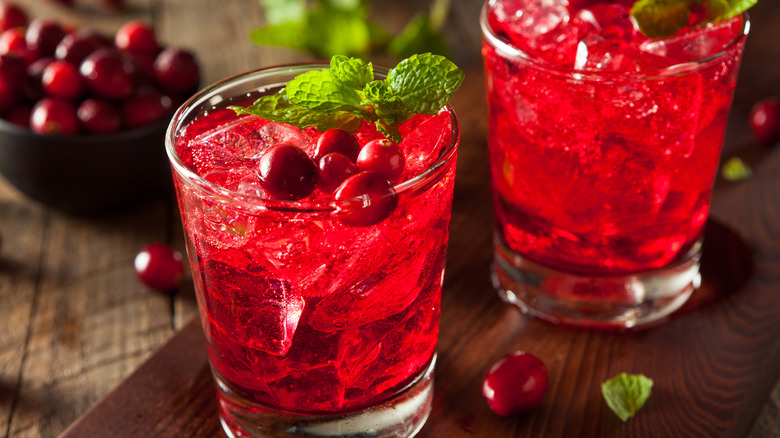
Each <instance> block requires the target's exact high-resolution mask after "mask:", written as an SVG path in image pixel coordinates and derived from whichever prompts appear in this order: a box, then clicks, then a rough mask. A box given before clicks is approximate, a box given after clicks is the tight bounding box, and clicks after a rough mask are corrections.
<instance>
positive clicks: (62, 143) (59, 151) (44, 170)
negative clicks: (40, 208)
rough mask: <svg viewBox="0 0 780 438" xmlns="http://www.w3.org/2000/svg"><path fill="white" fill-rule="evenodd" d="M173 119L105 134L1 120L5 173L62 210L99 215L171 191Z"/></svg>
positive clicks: (21, 188) (0, 170)
mask: <svg viewBox="0 0 780 438" xmlns="http://www.w3.org/2000/svg"><path fill="white" fill-rule="evenodd" d="M168 122H169V119H168V118H166V119H165V120H163V121H160V122H157V123H155V124H152V125H148V126H144V127H142V128H136V129H133V130H127V131H121V132H116V133H111V134H100V135H79V136H59V135H38V134H34V133H33V132H31V131H29V130H27V129H24V128H21V127H19V126H16V125H14V124H11V123H9V122H7V121H4V120H0V173H2V175H3V176H4V177H5V178H6V179H7V180H8V181H9V182H10V183H11V184H12V185H13V186H15V187H16V188H17V189H18V190H19V191H21V192H22V193H24V194H25V195H27V196H28V197H30V198H32V199H34V200H36V201H39V202H41V203H42V204H45V205H48V206H51V207H54V208H56V209H58V210H62V211H66V212H70V213H77V214H95V213H105V212H109V211H113V210H118V209H122V208H127V207H130V206H132V205H137V204H140V203H142V202H144V201H148V200H150V199H152V198H154V197H158V196H160V195H161V194H164V193H166V191H167V190H168V189H169V188H170V185H171V184H172V183H171V174H170V166H169V164H168V159H167V157H166V155H165V131H166V129H167V126H168Z"/></svg>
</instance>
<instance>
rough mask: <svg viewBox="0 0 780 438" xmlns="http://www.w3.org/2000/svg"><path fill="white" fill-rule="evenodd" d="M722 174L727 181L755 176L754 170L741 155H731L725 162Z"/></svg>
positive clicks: (737, 180) (742, 179)
mask: <svg viewBox="0 0 780 438" xmlns="http://www.w3.org/2000/svg"><path fill="white" fill-rule="evenodd" d="M721 175H723V179H725V180H726V181H729V182H739V181H744V180H746V179H750V177H752V176H753V171H752V170H751V169H750V166H748V165H747V164H746V163H745V162H744V161H742V160H741V159H739V157H731V158H729V159H728V160H726V162H725V163H723V168H722V169H721Z"/></svg>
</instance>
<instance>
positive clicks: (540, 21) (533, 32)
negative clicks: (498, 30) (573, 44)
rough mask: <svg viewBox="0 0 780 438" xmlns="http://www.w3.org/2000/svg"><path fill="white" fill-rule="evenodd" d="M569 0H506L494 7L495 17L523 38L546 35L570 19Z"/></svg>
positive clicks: (506, 27) (511, 32) (512, 32)
mask: <svg viewBox="0 0 780 438" xmlns="http://www.w3.org/2000/svg"><path fill="white" fill-rule="evenodd" d="M567 6H568V1H567V0H505V1H502V2H498V3H497V4H496V5H495V7H494V14H495V18H496V19H497V20H498V21H500V22H501V23H503V24H504V27H505V29H506V30H507V31H509V33H510V34H515V35H517V36H519V37H521V38H523V39H528V38H534V37H537V36H540V35H544V34H546V33H547V32H549V31H551V30H552V29H554V28H556V27H557V26H558V25H559V24H561V23H562V22H564V21H567V20H568V19H569V9H568V7H567Z"/></svg>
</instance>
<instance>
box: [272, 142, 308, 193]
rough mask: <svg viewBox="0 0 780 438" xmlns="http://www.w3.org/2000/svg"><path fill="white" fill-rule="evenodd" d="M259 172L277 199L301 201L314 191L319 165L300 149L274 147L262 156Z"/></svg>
mask: <svg viewBox="0 0 780 438" xmlns="http://www.w3.org/2000/svg"><path fill="white" fill-rule="evenodd" d="M259 170H260V172H259V174H260V181H261V182H262V183H263V188H264V189H265V190H266V192H268V194H269V195H271V196H273V197H274V198H276V199H283V200H296V199H301V198H305V197H306V196H309V194H311V192H312V191H314V184H315V180H316V177H317V166H315V165H314V162H313V161H312V160H311V158H309V156H308V155H306V152H304V151H303V150H301V148H299V147H297V146H293V145H290V144H277V145H274V146H271V147H270V148H268V149H267V150H266V151H265V152H264V153H263V156H262V157H260V163H259Z"/></svg>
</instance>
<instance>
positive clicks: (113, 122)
mask: <svg viewBox="0 0 780 438" xmlns="http://www.w3.org/2000/svg"><path fill="white" fill-rule="evenodd" d="M76 116H77V117H78V119H79V123H80V124H81V127H82V128H84V130H85V131H87V132H94V133H101V134H104V133H108V132H115V131H118V130H119V129H120V128H121V127H122V118H121V116H120V113H119V109H118V108H117V107H116V106H115V105H114V104H113V103H111V102H109V101H107V100H103V99H92V98H90V99H84V101H83V102H81V104H79V106H78V108H77V109H76Z"/></svg>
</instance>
